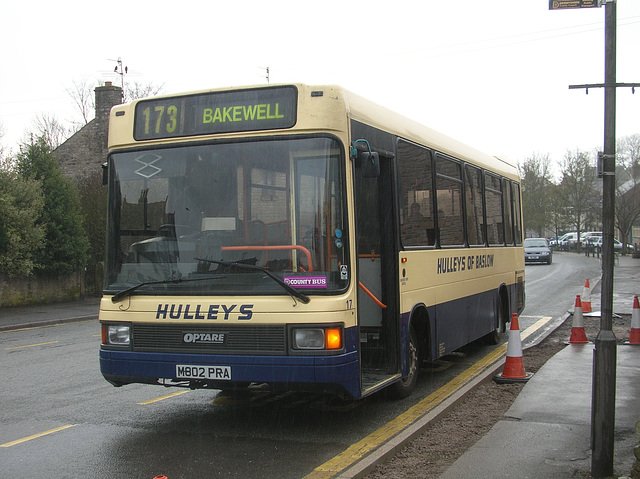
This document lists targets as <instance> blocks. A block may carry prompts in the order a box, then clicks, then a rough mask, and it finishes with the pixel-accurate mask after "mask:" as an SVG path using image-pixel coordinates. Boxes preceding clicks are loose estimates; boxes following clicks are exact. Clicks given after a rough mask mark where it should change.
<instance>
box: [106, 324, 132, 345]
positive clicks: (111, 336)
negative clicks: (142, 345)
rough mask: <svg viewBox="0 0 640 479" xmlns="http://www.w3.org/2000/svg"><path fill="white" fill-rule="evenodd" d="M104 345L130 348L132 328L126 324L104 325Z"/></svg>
mask: <svg viewBox="0 0 640 479" xmlns="http://www.w3.org/2000/svg"><path fill="white" fill-rule="evenodd" d="M102 343H103V344H110V345H114V346H129V344H130V343H131V326H128V325H125V324H103V325H102Z"/></svg>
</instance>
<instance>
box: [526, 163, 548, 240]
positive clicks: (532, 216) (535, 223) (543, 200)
mask: <svg viewBox="0 0 640 479" xmlns="http://www.w3.org/2000/svg"><path fill="white" fill-rule="evenodd" d="M519 170H520V177H521V178H522V211H523V217H524V225H525V228H526V229H525V231H527V230H533V231H534V232H535V234H536V235H537V236H540V237H543V236H545V231H546V229H547V227H548V226H549V225H550V224H551V215H550V214H549V213H550V211H549V209H550V208H549V207H550V199H551V196H550V195H549V190H550V188H551V187H552V186H553V184H552V183H551V174H550V160H549V155H538V154H535V153H534V154H533V155H532V156H530V157H529V158H527V159H526V160H525V161H524V163H523V164H522V165H520V166H519Z"/></svg>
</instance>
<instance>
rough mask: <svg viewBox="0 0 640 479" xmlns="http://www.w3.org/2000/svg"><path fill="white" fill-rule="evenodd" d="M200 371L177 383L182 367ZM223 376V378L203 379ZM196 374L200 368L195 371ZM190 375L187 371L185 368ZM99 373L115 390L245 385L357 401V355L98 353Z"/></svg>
mask: <svg viewBox="0 0 640 479" xmlns="http://www.w3.org/2000/svg"><path fill="white" fill-rule="evenodd" d="M185 365H186V366H187V367H189V368H191V367H193V366H197V367H200V366H202V369H201V370H202V372H203V373H204V374H205V377H204V378H203V379H197V378H195V377H193V378H186V379H185V378H181V377H179V376H178V374H177V371H178V370H179V368H181V367H182V370H184V366H185ZM212 368H218V371H224V374H223V376H225V377H224V378H223V379H220V378H217V379H212V378H210V377H206V373H207V371H210V370H211V369H212ZM199 369H200V368H199ZM190 370H191V369H190ZM100 371H101V372H102V375H103V376H104V378H105V379H106V380H107V381H109V382H110V383H112V384H113V385H115V386H122V385H125V384H131V383H144V384H162V385H175V386H186V387H190V388H215V389H233V388H236V387H239V386H240V385H248V384H251V383H267V384H269V385H270V386H272V387H273V388H277V389H287V390H303V391H306V390H309V391H327V392H337V393H340V392H342V393H347V394H348V395H350V396H352V397H354V398H358V397H360V395H361V393H360V382H359V379H358V378H359V364H358V353H357V352H349V353H345V354H341V355H337V356H247V355H216V356H215V357H213V358H212V357H211V356H209V355H201V354H177V353H150V352H133V351H118V350H106V349H100Z"/></svg>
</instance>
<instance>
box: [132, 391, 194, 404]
mask: <svg viewBox="0 0 640 479" xmlns="http://www.w3.org/2000/svg"><path fill="white" fill-rule="evenodd" d="M188 392H189V391H188V390H187V391H178V392H175V393H171V394H167V395H166V396H162V397H159V398H155V399H149V400H148V401H143V402H139V403H138V404H140V405H141V406H146V405H147V404H153V403H154V402H159V401H164V400H165V399H170V398H172V397H176V396H180V395H181V394H186V393H188Z"/></svg>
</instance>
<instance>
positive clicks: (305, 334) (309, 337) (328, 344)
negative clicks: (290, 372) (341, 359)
mask: <svg viewBox="0 0 640 479" xmlns="http://www.w3.org/2000/svg"><path fill="white" fill-rule="evenodd" d="M293 347H294V349H307V350H309V349H315V350H336V349H342V328H340V327H335V326H332V327H324V328H295V329H294V330H293Z"/></svg>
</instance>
